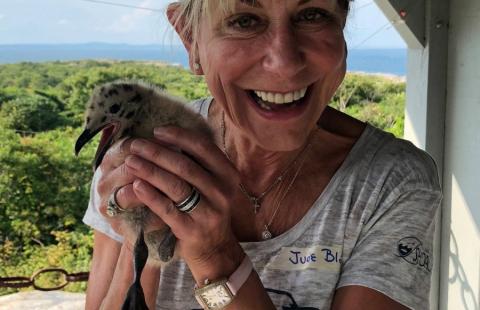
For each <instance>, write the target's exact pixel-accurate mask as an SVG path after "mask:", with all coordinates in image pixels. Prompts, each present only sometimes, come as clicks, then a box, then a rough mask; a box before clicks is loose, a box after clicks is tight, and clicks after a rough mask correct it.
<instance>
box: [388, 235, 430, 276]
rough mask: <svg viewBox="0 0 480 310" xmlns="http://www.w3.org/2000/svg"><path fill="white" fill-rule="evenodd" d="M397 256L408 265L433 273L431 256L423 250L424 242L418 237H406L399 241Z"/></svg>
mask: <svg viewBox="0 0 480 310" xmlns="http://www.w3.org/2000/svg"><path fill="white" fill-rule="evenodd" d="M397 251H398V254H396V255H397V256H398V257H401V258H403V259H404V260H405V261H406V262H407V263H409V264H412V265H418V266H420V267H422V268H424V269H425V270H427V271H428V272H431V271H432V262H431V259H430V254H429V253H428V252H427V251H426V250H425V249H424V248H423V246H422V242H421V241H420V240H419V239H418V238H416V237H405V238H402V239H400V240H399V241H398V244H397Z"/></svg>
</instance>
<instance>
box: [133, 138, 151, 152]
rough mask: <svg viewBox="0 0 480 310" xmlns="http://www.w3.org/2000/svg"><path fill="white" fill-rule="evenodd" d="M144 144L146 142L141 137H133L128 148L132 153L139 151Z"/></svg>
mask: <svg viewBox="0 0 480 310" xmlns="http://www.w3.org/2000/svg"><path fill="white" fill-rule="evenodd" d="M146 145H147V144H146V143H145V141H143V140H142V139H135V140H133V142H132V144H131V145H130V150H131V151H132V152H134V153H141V152H142V150H143V149H144V148H145V146H146Z"/></svg>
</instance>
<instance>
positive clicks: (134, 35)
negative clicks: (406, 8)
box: [0, 0, 405, 48]
mask: <svg viewBox="0 0 480 310" xmlns="http://www.w3.org/2000/svg"><path fill="white" fill-rule="evenodd" d="M105 1H109V2H116V3H121V4H125V5H133V6H140V7H148V8H152V9H158V10H163V9H164V8H165V7H166V5H167V4H168V3H169V2H170V1H171V0H105ZM286 1H288V0H286ZM387 23H388V21H387V19H386V18H385V17H384V16H383V14H382V13H381V12H380V10H379V9H378V7H377V6H376V4H375V3H374V2H373V0H355V1H354V5H353V10H352V12H351V15H350V20H349V22H348V25H347V27H346V30H345V35H346V38H347V42H348V44H349V46H350V48H404V47H405V43H404V42H403V40H402V39H401V38H400V36H399V35H398V34H397V32H396V31H395V29H393V28H392V27H389V26H385V25H386V24H387ZM379 29H382V30H381V31H380V32H378V33H377V34H376V35H375V36H373V37H371V38H370V39H369V37H370V36H371V35H372V34H374V33H376V32H377V31H378V30H379ZM86 42H107V43H128V44H179V41H178V38H176V36H175V35H174V33H173V31H172V30H171V29H170V28H169V26H168V22H167V20H166V18H165V14H164V13H162V12H152V11H147V10H140V9H133V8H127V7H116V6H111V5H105V4H100V3H93V2H88V1H85V0H0V44H26V43H58V44H61V43H86Z"/></svg>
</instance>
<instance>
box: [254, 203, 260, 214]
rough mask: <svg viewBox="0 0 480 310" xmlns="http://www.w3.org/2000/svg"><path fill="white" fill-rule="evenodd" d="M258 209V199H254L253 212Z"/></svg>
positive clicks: (256, 211)
mask: <svg viewBox="0 0 480 310" xmlns="http://www.w3.org/2000/svg"><path fill="white" fill-rule="evenodd" d="M259 209H260V204H259V203H258V201H255V204H254V205H253V212H254V213H255V214H257V213H258V210H259Z"/></svg>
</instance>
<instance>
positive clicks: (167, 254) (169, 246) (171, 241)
mask: <svg viewBox="0 0 480 310" xmlns="http://www.w3.org/2000/svg"><path fill="white" fill-rule="evenodd" d="M167 227H168V226H167ZM176 243H177V238H176V237H175V235H174V234H173V233H172V230H171V229H170V227H168V229H167V231H165V234H164V237H163V239H162V241H161V242H160V244H159V245H158V248H157V250H158V257H159V258H160V260H161V261H162V262H163V263H167V262H169V261H170V260H171V259H172V258H173V252H175V245H176Z"/></svg>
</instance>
